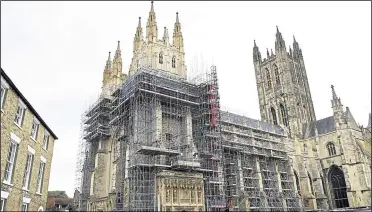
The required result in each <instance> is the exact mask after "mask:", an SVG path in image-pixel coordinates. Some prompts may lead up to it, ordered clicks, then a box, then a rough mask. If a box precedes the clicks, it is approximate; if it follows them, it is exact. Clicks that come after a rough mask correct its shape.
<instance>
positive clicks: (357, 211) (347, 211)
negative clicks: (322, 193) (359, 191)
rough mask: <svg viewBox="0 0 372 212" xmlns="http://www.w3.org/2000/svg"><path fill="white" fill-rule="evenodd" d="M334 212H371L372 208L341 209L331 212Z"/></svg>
mask: <svg viewBox="0 0 372 212" xmlns="http://www.w3.org/2000/svg"><path fill="white" fill-rule="evenodd" d="M331 211H332V212H333V211H334V212H338V211H339V212H344V211H345V212H367V211H369V212H371V207H365V208H340V209H334V210H331Z"/></svg>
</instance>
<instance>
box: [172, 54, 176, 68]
mask: <svg viewBox="0 0 372 212" xmlns="http://www.w3.org/2000/svg"><path fill="white" fill-rule="evenodd" d="M172 68H176V56H173V57H172Z"/></svg>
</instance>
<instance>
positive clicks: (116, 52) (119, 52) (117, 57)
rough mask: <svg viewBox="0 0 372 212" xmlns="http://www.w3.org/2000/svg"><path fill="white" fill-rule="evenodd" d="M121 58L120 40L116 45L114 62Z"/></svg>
mask: <svg viewBox="0 0 372 212" xmlns="http://www.w3.org/2000/svg"><path fill="white" fill-rule="evenodd" d="M119 58H120V59H121V50H120V41H118V46H117V47H116V51H115V56H114V62H115V61H116V60H118V59H119Z"/></svg>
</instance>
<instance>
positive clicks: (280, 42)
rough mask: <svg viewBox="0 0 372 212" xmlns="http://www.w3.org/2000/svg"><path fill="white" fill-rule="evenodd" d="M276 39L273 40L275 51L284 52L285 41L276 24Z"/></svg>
mask: <svg viewBox="0 0 372 212" xmlns="http://www.w3.org/2000/svg"><path fill="white" fill-rule="evenodd" d="M275 36H276V41H275V51H276V52H286V47H285V42H284V39H283V37H282V33H281V32H280V31H279V27H278V26H276V35H275Z"/></svg>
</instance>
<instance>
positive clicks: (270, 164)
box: [221, 111, 300, 211]
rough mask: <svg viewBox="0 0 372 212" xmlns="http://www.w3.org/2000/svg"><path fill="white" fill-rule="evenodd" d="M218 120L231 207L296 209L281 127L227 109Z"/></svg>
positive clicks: (242, 208) (253, 209)
mask: <svg viewBox="0 0 372 212" xmlns="http://www.w3.org/2000/svg"><path fill="white" fill-rule="evenodd" d="M221 123H222V124H221V126H222V138H223V139H222V142H223V145H222V146H223V149H224V159H225V163H224V169H225V176H226V177H225V180H226V197H227V202H228V204H227V206H228V207H229V209H230V211H242V210H249V211H283V210H286V211H299V210H300V205H299V198H298V195H297V194H296V190H295V187H294V181H293V174H292V172H291V169H290V164H289V161H288V156H287V152H286V151H285V144H284V142H283V141H284V139H283V138H284V137H285V135H284V131H283V129H282V128H280V127H279V126H274V125H271V124H269V123H265V122H262V121H258V120H254V119H250V118H247V117H244V116H241V115H237V114H233V113H230V112H228V111H222V112H221Z"/></svg>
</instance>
